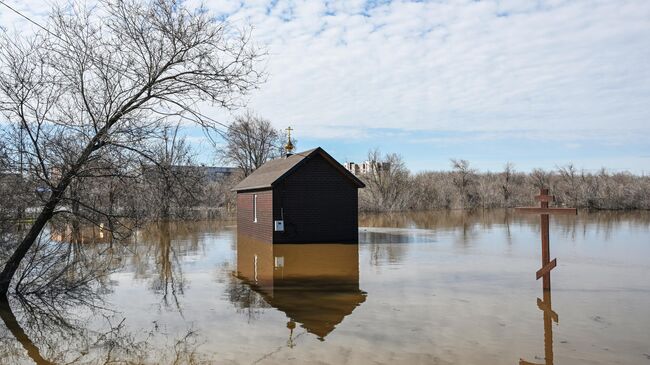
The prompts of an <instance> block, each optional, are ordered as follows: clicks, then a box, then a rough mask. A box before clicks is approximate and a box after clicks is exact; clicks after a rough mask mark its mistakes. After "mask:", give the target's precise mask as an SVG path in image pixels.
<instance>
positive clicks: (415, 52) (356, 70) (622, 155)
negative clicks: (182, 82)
mask: <svg viewBox="0 0 650 365" xmlns="http://www.w3.org/2000/svg"><path fill="white" fill-rule="evenodd" d="M3 1H6V2H7V3H8V4H11V5H13V6H15V7H16V8H17V9H19V10H21V11H23V12H25V14H28V15H30V16H33V17H34V19H36V20H39V19H40V21H42V22H43V23H46V22H47V19H46V18H45V15H46V14H47V11H48V9H49V7H48V6H44V5H42V2H41V1H18V0H3ZM205 5H206V6H207V7H208V8H209V9H210V10H211V11H213V12H214V13H215V15H217V16H218V17H219V18H221V19H227V20H228V21H229V22H231V23H232V24H234V25H241V26H245V25H247V24H251V25H253V26H254V33H253V37H254V39H255V41H256V42H258V43H259V44H260V45H263V46H264V47H265V48H266V49H267V51H268V54H269V55H268V57H267V59H266V60H265V63H264V65H263V66H264V67H265V69H266V71H267V72H268V81H267V82H266V83H265V84H264V85H262V87H261V88H260V90H258V91H256V92H255V93H254V94H252V95H251V96H250V98H249V106H250V108H251V109H253V110H254V111H255V112H256V113H258V114H260V115H262V116H264V117H266V118H268V119H270V120H271V121H272V122H273V123H274V125H276V126H277V127H281V128H285V127H286V126H288V125H291V126H292V127H293V128H294V129H295V135H296V136H297V138H298V139H299V149H307V148H311V147H315V146H322V147H323V148H325V149H326V150H328V151H329V152H330V153H332V154H333V155H334V157H336V158H337V159H338V160H339V161H341V162H344V161H350V160H351V161H361V160H363V159H364V156H365V155H366V153H367V151H368V149H370V148H380V149H381V150H382V151H384V152H398V153H400V154H402V156H403V157H404V159H405V161H406V162H407V165H408V166H409V167H410V168H411V169H413V170H415V171H421V170H428V169H431V170H440V169H447V168H449V159H450V158H464V159H467V160H469V161H470V162H471V163H472V164H473V165H474V166H475V167H477V168H479V169H481V170H493V171H494V170H499V169H501V168H502V166H503V165H504V163H505V162H507V161H510V162H513V163H515V166H516V168H518V169H520V170H529V169H531V168H534V167H543V168H554V167H555V166H559V165H564V164H567V163H570V162H573V163H574V164H575V165H576V166H578V167H581V168H585V169H588V170H595V169H598V168H600V167H607V168H609V169H611V170H613V171H618V170H631V171H633V172H636V173H649V172H650V141H649V136H650V1H648V0H635V1H624V0H617V1H611V0H605V1H588V0H583V1H562V0H552V1H543V0H536V1H526V0H515V1H431V2H428V1H341V2H337V1H316V0H310V1H302V2H301V1H250V2H248V1H244V2H242V1H211V0H207V1H206V2H205ZM0 22H1V23H0V24H2V25H3V26H5V27H6V28H9V29H11V28H14V29H16V28H18V29H21V28H23V27H25V28H26V29H28V28H29V24H25V21H24V20H21V19H20V18H18V17H17V16H16V15H15V14H12V13H10V12H9V10H8V9H6V8H4V7H0ZM202 111H203V112H204V113H206V114H210V115H214V116H215V117H218V118H219V119H223V120H228V119H229V118H231V116H229V115H224V113H222V112H221V111H219V110H216V109H211V108H209V107H205V108H204V110H202ZM188 133H189V134H195V133H194V132H193V131H188ZM195 140H196V141H197V142H198V141H200V135H199V134H197V135H196V138H195ZM203 158H204V159H206V160H207V159H209V156H207V155H205V156H203Z"/></svg>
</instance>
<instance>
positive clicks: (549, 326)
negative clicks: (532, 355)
mask: <svg viewBox="0 0 650 365" xmlns="http://www.w3.org/2000/svg"><path fill="white" fill-rule="evenodd" d="M543 292H544V295H543V298H544V299H543V300H542V299H539V298H537V308H539V309H540V310H541V311H542V312H544V365H553V322H555V323H558V321H559V317H558V315H557V313H555V311H554V310H553V306H552V302H551V291H550V290H544V291H543ZM536 358H537V357H536ZM519 365H541V364H538V363H533V362H528V361H526V360H524V359H519Z"/></svg>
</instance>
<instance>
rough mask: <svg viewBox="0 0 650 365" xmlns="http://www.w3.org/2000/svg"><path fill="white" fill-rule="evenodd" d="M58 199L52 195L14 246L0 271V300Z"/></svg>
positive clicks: (2, 298)
mask: <svg viewBox="0 0 650 365" xmlns="http://www.w3.org/2000/svg"><path fill="white" fill-rule="evenodd" d="M59 200H60V198H58V195H55V194H53V195H52V197H51V198H50V200H49V201H48V202H47V204H46V205H45V207H44V208H43V210H42V211H41V213H40V214H39V215H38V217H37V218H36V221H35V222H34V224H33V225H32V227H31V228H30V229H29V231H28V232H27V234H26V235H25V238H23V240H22V242H20V245H18V247H17V248H16V251H14V253H13V254H12V255H11V257H10V258H9V260H7V263H6V264H5V267H4V269H3V270H2V273H0V301H4V300H6V297H7V292H8V291H9V286H10V285H11V279H12V278H13V277H14V274H15V273H16V270H18V266H19V265H20V261H22V259H23V257H25V255H26V254H27V251H29V249H30V247H32V245H33V244H34V242H36V239H38V236H39V235H40V234H41V231H42V230H43V227H45V224H46V223H47V221H49V220H50V218H52V216H53V215H54V209H55V208H56V205H57V204H58V202H59Z"/></svg>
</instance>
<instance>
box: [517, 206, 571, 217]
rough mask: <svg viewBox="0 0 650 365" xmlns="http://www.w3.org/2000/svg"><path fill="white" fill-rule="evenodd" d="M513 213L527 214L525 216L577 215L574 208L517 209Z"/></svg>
mask: <svg viewBox="0 0 650 365" xmlns="http://www.w3.org/2000/svg"><path fill="white" fill-rule="evenodd" d="M515 211H516V212H518V213H527V214H569V215H577V214H578V210H577V209H576V208H535V207H518V208H515Z"/></svg>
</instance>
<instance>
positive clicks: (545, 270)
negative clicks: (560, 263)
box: [536, 259, 557, 280]
mask: <svg viewBox="0 0 650 365" xmlns="http://www.w3.org/2000/svg"><path fill="white" fill-rule="evenodd" d="M555 266H557V259H553V261H551V262H549V263H548V264H546V265H544V267H543V268H541V269H539V270H538V271H537V274H536V276H537V280H539V278H541V277H542V276H544V275H546V274H548V273H550V272H551V270H553V268H555Z"/></svg>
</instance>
